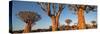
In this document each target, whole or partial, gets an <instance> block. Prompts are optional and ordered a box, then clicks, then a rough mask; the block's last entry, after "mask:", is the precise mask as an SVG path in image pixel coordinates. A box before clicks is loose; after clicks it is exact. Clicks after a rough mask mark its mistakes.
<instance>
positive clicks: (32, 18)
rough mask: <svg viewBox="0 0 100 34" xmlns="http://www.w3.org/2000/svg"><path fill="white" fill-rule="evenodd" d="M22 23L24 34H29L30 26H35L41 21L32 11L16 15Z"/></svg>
mask: <svg viewBox="0 0 100 34" xmlns="http://www.w3.org/2000/svg"><path fill="white" fill-rule="evenodd" d="M17 15H18V16H19V17H20V19H21V20H22V21H24V22H25V23H26V26H25V28H24V31H23V32H24V33H27V32H30V31H31V28H32V25H34V24H35V22H37V21H38V20H40V19H41V17H40V15H38V14H37V13H36V12H34V11H33V12H32V11H20V12H19V13H18V14H17Z"/></svg>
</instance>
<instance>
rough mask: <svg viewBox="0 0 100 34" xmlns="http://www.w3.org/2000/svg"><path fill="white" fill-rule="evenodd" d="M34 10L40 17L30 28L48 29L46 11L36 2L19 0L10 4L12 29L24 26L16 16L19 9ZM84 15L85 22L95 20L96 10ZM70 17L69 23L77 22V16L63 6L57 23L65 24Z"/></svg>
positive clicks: (48, 22) (49, 24) (48, 19)
mask: <svg viewBox="0 0 100 34" xmlns="http://www.w3.org/2000/svg"><path fill="white" fill-rule="evenodd" d="M23 10H26V11H34V12H37V13H38V14H39V15H41V17H42V19H41V20H39V21H37V22H36V24H35V25H33V26H32V30H35V29H48V28H49V26H51V24H52V23H51V19H50V17H49V16H48V15H46V13H45V12H44V11H43V10H42V9H41V8H40V7H39V5H38V4H36V2H21V1H14V2H13V5H12V26H13V30H22V29H23V28H24V27H25V22H24V21H22V20H21V19H20V18H19V17H18V15H17V14H18V12H20V11H23ZM84 15H85V20H86V23H90V22H91V21H93V20H94V21H96V20H97V12H90V13H88V14H84ZM67 18H68V19H71V20H72V22H71V24H70V25H73V24H75V23H77V16H76V14H74V13H73V11H71V10H69V9H68V7H67V6H66V8H64V10H63V11H62V13H61V15H60V19H59V23H60V25H66V23H65V20H66V19H67Z"/></svg>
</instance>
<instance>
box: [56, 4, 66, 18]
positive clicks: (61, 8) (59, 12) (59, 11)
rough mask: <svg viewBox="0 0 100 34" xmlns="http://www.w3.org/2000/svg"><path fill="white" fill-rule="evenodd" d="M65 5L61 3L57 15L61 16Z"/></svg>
mask: <svg viewBox="0 0 100 34" xmlns="http://www.w3.org/2000/svg"><path fill="white" fill-rule="evenodd" d="M64 8H65V7H64V6H63V5H62V4H59V9H58V12H57V13H56V15H57V16H60V14H61V12H62V10H63V9H64Z"/></svg>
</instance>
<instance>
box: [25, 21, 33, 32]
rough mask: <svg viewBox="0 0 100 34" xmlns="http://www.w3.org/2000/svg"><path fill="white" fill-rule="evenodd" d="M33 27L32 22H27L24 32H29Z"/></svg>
mask: <svg viewBox="0 0 100 34" xmlns="http://www.w3.org/2000/svg"><path fill="white" fill-rule="evenodd" d="M31 27H32V23H31V22H30V23H26V26H25V29H24V31H23V33H28V32H30V31H31Z"/></svg>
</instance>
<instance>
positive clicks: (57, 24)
mask: <svg viewBox="0 0 100 34" xmlns="http://www.w3.org/2000/svg"><path fill="white" fill-rule="evenodd" d="M58 26H59V16H56V30H58Z"/></svg>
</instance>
